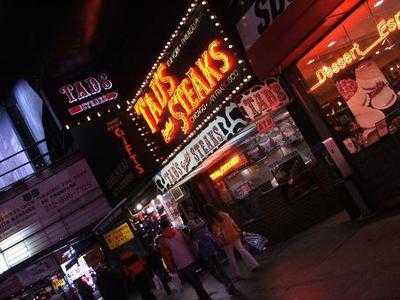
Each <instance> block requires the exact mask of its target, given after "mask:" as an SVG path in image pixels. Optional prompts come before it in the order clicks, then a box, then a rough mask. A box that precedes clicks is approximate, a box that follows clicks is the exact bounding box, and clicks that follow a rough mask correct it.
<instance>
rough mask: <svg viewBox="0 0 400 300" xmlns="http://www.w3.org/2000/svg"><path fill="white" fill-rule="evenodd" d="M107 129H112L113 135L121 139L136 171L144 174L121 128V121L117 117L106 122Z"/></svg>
mask: <svg viewBox="0 0 400 300" xmlns="http://www.w3.org/2000/svg"><path fill="white" fill-rule="evenodd" d="M107 130H108V131H112V132H113V133H114V135H115V136H116V137H117V138H118V139H120V140H121V143H122V146H123V148H124V151H125V152H126V154H127V156H128V158H129V160H130V161H131V163H132V165H133V167H134V169H135V171H136V173H138V174H139V175H142V174H144V172H145V170H144V168H143V165H142V164H141V163H140V162H139V159H138V157H137V154H136V153H135V152H134V149H133V146H132V144H131V143H130V142H129V140H128V138H127V134H126V132H125V130H124V129H123V128H122V122H121V121H120V120H119V119H118V118H115V119H114V120H112V121H110V122H108V123H107Z"/></svg>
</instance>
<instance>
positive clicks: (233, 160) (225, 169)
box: [210, 154, 245, 181]
mask: <svg viewBox="0 0 400 300" xmlns="http://www.w3.org/2000/svg"><path fill="white" fill-rule="evenodd" d="M244 164H245V161H244V160H243V159H242V157H241V156H240V155H239V154H235V155H232V156H231V157H230V158H229V159H228V160H227V161H226V162H224V163H223V164H222V165H221V166H220V167H219V168H218V169H217V170H215V171H214V172H212V173H211V174H210V178H211V179H212V180H214V181H215V180H217V179H219V178H221V177H224V176H225V175H226V174H228V173H230V172H231V171H232V170H233V169H236V168H238V167H240V166H243V165H244Z"/></svg>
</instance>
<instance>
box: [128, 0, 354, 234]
mask: <svg viewBox="0 0 400 300" xmlns="http://www.w3.org/2000/svg"><path fill="white" fill-rule="evenodd" d="M179 24H180V25H179V26H178V28H177V30H176V31H174V33H173V34H172V36H171V38H170V40H168V42H167V44H166V45H165V47H164V50H163V51H162V52H161V53H160V55H159V57H158V59H157V60H156V62H155V63H154V65H153V66H152V68H151V71H150V72H149V74H148V75H147V76H146V78H145V80H144V81H143V83H142V85H141V88H140V89H139V90H138V91H137V93H136V97H135V99H134V100H133V101H132V103H131V106H130V107H128V111H129V114H130V116H131V120H132V122H133V123H134V124H136V126H137V127H138V128H139V129H140V131H142V132H143V134H142V136H143V137H144V138H145V139H147V140H146V142H147V143H149V144H151V145H152V147H153V148H154V149H157V151H158V152H159V153H161V154H160V156H159V161H160V165H161V166H160V169H159V171H158V173H157V174H156V175H155V176H154V178H153V182H154V184H155V186H156V188H157V190H158V193H159V194H158V195H157V194H155V195H154V194H153V195H152V196H151V197H149V195H148V193H142V195H143V196H142V197H136V198H135V199H133V200H132V201H131V202H132V205H131V208H130V210H131V211H135V206H136V204H137V202H138V201H140V204H141V206H142V207H141V209H140V213H139V215H142V214H143V212H144V214H143V215H146V216H144V217H149V216H151V215H152V214H153V211H154V210H153V209H152V206H153V205H152V204H151V203H159V204H161V205H162V206H163V213H164V214H166V215H167V216H168V217H169V218H170V219H171V221H172V223H173V224H175V225H177V226H184V224H185V219H186V217H187V211H188V210H191V209H193V208H194V209H195V210H196V211H197V212H199V213H201V210H202V207H203V206H204V204H206V203H212V204H214V205H215V206H217V207H220V208H223V209H225V210H227V211H229V212H230V213H231V214H232V215H233V216H234V218H235V219H236V220H237V221H238V223H239V224H240V226H242V227H243V228H244V229H245V230H248V231H251V232H260V233H263V234H265V235H267V236H268V238H270V239H271V240H274V241H279V240H284V239H287V238H288V237H290V236H292V235H293V234H295V233H297V232H299V231H301V230H304V229H306V228H308V227H309V226H311V225H312V224H315V223H316V222H319V221H321V220H323V219H325V218H327V217H328V216H330V215H332V214H333V213H335V212H337V211H339V210H341V209H342V208H343V202H346V201H347V199H348V198H349V195H348V193H347V191H346V190H345V189H344V188H343V186H342V179H341V177H340V176H339V172H336V170H335V169H334V168H333V167H331V166H330V165H329V164H330V163H331V161H330V160H329V159H328V158H327V155H326V153H325V152H324V151H322V150H323V149H322V146H321V143H320V139H319V137H318V135H317V131H316V130H315V129H314V128H313V126H312V123H311V122H310V121H309V120H308V119H307V118H306V117H304V114H303V113H302V110H301V106H300V104H299V101H298V100H297V95H296V94H295V93H294V92H293V90H292V89H291V87H290V85H289V84H288V82H287V81H286V80H285V79H284V77H282V76H276V77H269V76H268V77H264V79H265V80H263V81H258V80H256V79H255V77H254V73H253V72H252V71H251V70H250V68H249V66H248V64H247V61H246V59H245V58H244V56H243V53H242V47H241V46H240V45H238V42H237V41H236V40H235V38H234V37H233V35H230V33H229V30H228V29H227V28H225V26H224V24H223V23H222V19H220V18H219V17H218V16H217V14H215V13H214V12H213V7H212V6H211V5H210V4H209V3H208V2H207V1H201V2H194V3H193V4H191V5H190V7H189V9H188V13H187V14H186V15H185V16H184V17H183V18H182V20H181V22H180V23H179ZM194 44H196V47H193V45H194ZM178 194H179V196H177V195H178ZM144 198H146V199H144ZM147 210H149V211H152V212H151V213H150V214H148V213H147ZM359 214H360V212H359V211H357V212H355V213H354V214H353V216H354V217H357V216H358V215H359ZM139 225H140V224H139Z"/></svg>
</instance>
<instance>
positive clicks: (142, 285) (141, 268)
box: [121, 250, 156, 300]
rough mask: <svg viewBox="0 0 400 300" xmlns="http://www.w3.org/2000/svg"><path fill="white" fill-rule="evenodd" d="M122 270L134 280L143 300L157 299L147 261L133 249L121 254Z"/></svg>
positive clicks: (129, 278)
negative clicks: (152, 289) (153, 291)
mask: <svg viewBox="0 0 400 300" xmlns="http://www.w3.org/2000/svg"><path fill="white" fill-rule="evenodd" d="M121 260H122V265H123V266H122V271H123V273H124V275H125V276H126V277H127V278H128V280H130V281H131V282H134V284H135V286H136V287H137V289H138V290H139V292H140V294H141V296H142V299H143V300H156V297H155V296H154V295H153V293H152V292H151V284H150V279H149V276H148V273H147V270H146V267H147V266H146V262H145V260H144V259H143V258H140V257H138V256H137V255H136V254H135V253H134V252H133V251H130V250H128V251H125V252H124V253H122V255H121Z"/></svg>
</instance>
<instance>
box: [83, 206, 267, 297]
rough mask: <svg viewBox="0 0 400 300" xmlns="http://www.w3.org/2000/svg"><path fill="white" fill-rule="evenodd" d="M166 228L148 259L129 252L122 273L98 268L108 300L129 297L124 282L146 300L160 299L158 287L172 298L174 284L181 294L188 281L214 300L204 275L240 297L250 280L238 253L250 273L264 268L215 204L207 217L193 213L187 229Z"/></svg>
mask: <svg viewBox="0 0 400 300" xmlns="http://www.w3.org/2000/svg"><path fill="white" fill-rule="evenodd" d="M160 226H161V234H160V236H159V237H157V238H156V239H155V241H154V243H153V245H151V246H149V249H148V251H147V254H148V255H147V256H146V257H140V256H139V255H137V254H136V253H134V251H132V250H124V251H123V252H122V253H121V255H120V259H121V269H120V272H117V271H113V270H111V269H110V268H109V267H107V266H105V265H102V266H100V267H99V268H98V269H97V286H98V288H99V290H100V293H101V295H102V297H103V299H105V300H108V299H126V298H127V292H126V290H127V289H126V288H125V287H124V286H123V282H124V280H123V279H125V282H127V285H128V290H129V289H131V290H132V291H133V290H135V291H136V292H138V293H140V295H141V297H142V299H144V300H152V299H156V297H155V295H154V294H153V292H152V290H153V287H154V285H156V286H157V284H156V283H158V288H161V289H163V290H164V292H165V294H167V295H171V294H172V293H173V289H172V288H171V286H172V287H173V288H174V289H176V290H179V289H181V288H182V287H181V283H182V282H186V283H188V284H189V285H190V286H191V287H192V288H193V289H194V291H195V292H196V294H197V296H198V298H199V299H211V297H210V291H207V290H206V288H205V287H204V285H203V283H202V280H201V276H200V275H199V274H201V272H202V271H207V272H209V273H210V274H211V275H212V276H213V277H214V278H215V279H216V280H217V281H218V282H220V283H221V284H222V285H224V286H225V288H226V290H227V292H228V293H229V294H240V291H239V290H238V289H237V288H236V286H235V282H236V281H238V280H243V279H244V278H243V277H242V276H241V274H240V271H239V267H238V264H237V261H236V256H235V253H234V251H235V249H236V250H237V251H238V253H239V254H240V255H241V257H242V259H243V261H244V263H245V264H246V265H247V267H248V268H249V270H250V271H256V270H257V269H258V268H259V264H258V262H257V261H256V259H255V258H254V257H253V256H252V254H250V252H249V251H248V250H247V249H246V247H245V246H243V244H242V242H241V230H240V228H239V227H238V226H237V225H236V223H235V222H234V220H233V219H232V218H231V217H230V216H229V214H227V213H225V212H222V211H219V210H217V209H215V208H214V207H213V206H206V207H204V210H203V213H202V215H200V214H198V213H196V212H195V211H193V210H191V211H188V212H187V222H186V228H185V229H178V228H174V227H173V226H172V225H171V223H170V222H169V220H168V219H167V218H162V219H161V221H160ZM223 251H224V252H225V254H226V257H227V258H228V261H229V264H230V270H231V272H227V271H226V268H225V267H224V265H223V263H222V262H221V261H222V260H221V257H222V256H223V255H221V252H223ZM229 273H230V274H229ZM128 293H129V292H128ZM85 299H90V298H85Z"/></svg>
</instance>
